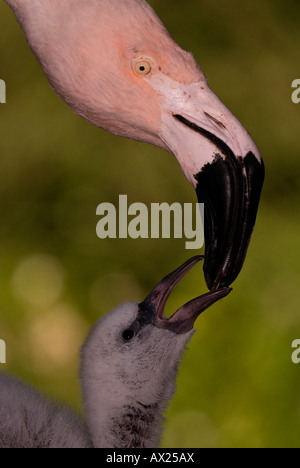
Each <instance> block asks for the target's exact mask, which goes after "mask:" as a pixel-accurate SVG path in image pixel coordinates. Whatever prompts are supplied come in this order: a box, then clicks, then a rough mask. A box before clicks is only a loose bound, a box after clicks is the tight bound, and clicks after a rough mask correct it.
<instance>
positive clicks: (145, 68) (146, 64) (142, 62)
mask: <svg viewBox="0 0 300 468" xmlns="http://www.w3.org/2000/svg"><path fill="white" fill-rule="evenodd" d="M133 71H134V73H135V74H136V75H138V76H147V75H149V74H150V73H151V71H152V63H151V61H150V60H149V59H146V58H141V59H139V60H137V61H136V62H135V63H134V65H133Z"/></svg>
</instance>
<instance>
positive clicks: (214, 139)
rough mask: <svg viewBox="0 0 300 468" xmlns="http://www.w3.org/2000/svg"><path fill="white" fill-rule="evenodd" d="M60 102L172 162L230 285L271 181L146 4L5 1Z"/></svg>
mask: <svg viewBox="0 0 300 468" xmlns="http://www.w3.org/2000/svg"><path fill="white" fill-rule="evenodd" d="M6 3H8V4H9V5H10V6H11V7H12V9H13V10H14V12H15V14H16V17H17V19H18V21H19V23H20V24H21V26H22V28H23V30H24V32H25V36H26V38H27V40H28V43H29V45H30V46H31V48H32V50H33V52H34V53H35V55H36V57H37V59H38V60H39V62H40V64H41V66H42V68H43V70H44V72H45V74H46V76H47V78H48V80H49V82H50V84H51V85H52V87H53V89H54V90H55V91H56V93H57V94H58V95H59V96H60V97H61V98H62V99H63V100H64V101H65V102H66V103H67V104H68V105H69V106H70V107H71V108H72V109H73V110H74V111H75V112H76V113H77V114H79V115H81V116H82V117H84V118H85V119H86V120H88V121H89V122H91V123H93V124H95V125H97V126H99V127H101V128H103V129H105V130H108V131H109V132H112V133H114V134H117V135H122V136H124V137H128V138H132V139H134V140H139V141H143V142H147V143H152V144H154V145H157V146H159V147H161V148H164V149H165V150H168V151H169V152H171V153H173V154H174V155H175V156H176V158H177V159H178V161H179V163H180V165H181V168H182V170H183V172H184V174H185V175H186V177H187V179H188V180H189V182H190V183H191V184H192V185H193V187H194V188H195V190H196V192H197V196H198V200H199V202H201V203H205V206H206V214H205V262H204V273H205V278H206V283H207V285H208V287H209V289H210V290H215V289H217V288H218V287H224V286H229V285H231V284H232V283H233V281H234V280H235V279H236V277H237V276H238V274H239V272H240V270H241V268H242V266H243V263H244V260H245V256H246V253H247V249H248V245H249V242H250V238H251V234H252V231H253V228H254V225H255V220H256V214H257V210H258V204H259V199H260V194H261V189H262V185H263V180H264V166H263V162H262V159H261V156H260V154H259V151H258V149H257V147H256V146H255V144H254V142H253V140H252V139H251V137H250V136H249V134H248V133H247V131H246V130H245V128H244V127H243V126H242V125H241V124H240V122H239V121H238V120H237V119H236V118H235V117H234V116H233V115H232V114H231V112H230V111H229V110H228V109H227V108H226V107H225V106H224V104H223V103H222V102H221V101H220V100H219V99H218V98H217V97H216V95H215V94H214V93H213V92H212V91H211V90H210V88H209V87H208V84H207V80H206V78H205V75H204V73H203V71H202V70H201V69H200V68H199V66H198V65H197V63H196V62H195V60H194V58H193V56H192V55H191V54H190V53H187V52H185V51H183V50H182V49H181V48H180V47H179V46H178V45H177V44H176V43H175V42H174V41H173V39H172V38H171V37H170V35H169V33H168V32H167V30H166V29H165V27H164V26H163V24H162V23H161V21H160V20H159V18H158V17H157V15H156V14H155V12H154V11H153V9H152V8H151V7H150V6H149V4H148V3H147V2H146V1H145V0H85V1H82V0H63V1H62V0H26V1H24V0H6Z"/></svg>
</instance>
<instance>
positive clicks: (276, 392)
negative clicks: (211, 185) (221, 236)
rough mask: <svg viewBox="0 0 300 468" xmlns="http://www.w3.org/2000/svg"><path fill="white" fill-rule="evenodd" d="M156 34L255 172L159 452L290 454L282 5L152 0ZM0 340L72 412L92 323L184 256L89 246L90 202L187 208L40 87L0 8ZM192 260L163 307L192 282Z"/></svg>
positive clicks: (293, 301)
mask: <svg viewBox="0 0 300 468" xmlns="http://www.w3.org/2000/svg"><path fill="white" fill-rule="evenodd" d="M150 3H151V5H152V6H153V7H154V8H155V9H156V11H157V13H158V14H159V16H160V17H161V19H162V20H163V21H164V23H165V24H166V26H167V28H168V29H169V31H170V32H171V34H172V36H173V37H174V38H175V39H176V41H177V42H179V43H180V45H181V46H182V47H183V48H185V49H187V50H191V51H193V53H194V55H195V57H196V59H197V61H198V63H199V64H200V65H201V67H202V68H203V70H204V71H205V73H206V74H207V76H208V79H209V83H210V85H211V87H212V88H213V90H214V91H215V92H216V93H217V94H218V96H219V97H220V98H221V99H222V100H223V102H225V103H226V105H227V106H228V107H229V108H230V109H231V110H232V112H233V113H234V114H235V115H236V116H237V117H238V118H239V119H240V120H241V121H242V122H243V123H244V125H245V126H246V128H247V129H248V130H249V132H250V133H251V134H252V135H253V137H254V139H255V141H256V143H257V145H258V147H259V148H260V150H261V153H262V155H263V157H264V161H265V164H266V171H267V179H266V183H265V187H264V192H263V198H262V203H261V207H260V211H259V216H258V221H257V226H256V230H255V233H254V236H253V239H252V243H251V247H250V250H249V253H248V257H247V261H246V264H245V267H244V269H243V270H242V273H241V274H240V277H239V279H238V280H237V281H236V283H235V284H234V292H233V293H232V294H231V296H229V298H227V299H226V300H224V301H223V302H221V303H219V304H217V305H216V306H215V307H214V309H213V310H211V311H210V312H209V313H207V314H206V315H204V316H202V317H201V319H199V320H198V323H197V333H196V334H195V336H194V338H193V340H192V342H191V344H190V346H189V350H188V351H187V353H186V355H185V357H184V360H183V363H182V366H181V370H180V375H179V378H178V389H177V393H176V397H175V398H174V401H173V402H172V404H171V406H170V409H169V411H168V413H167V421H166V430H165V435H164V439H163V445H164V446H166V447H167V446H168V447H191V446H193V447H299V446H300V438H299V437H300V419H299V418H300V413H299V411H300V365H298V366H297V365H295V364H293V363H292V361H291V354H292V349H291V343H292V341H293V340H294V339H296V338H300V266H299V265H300V255H299V240H300V219H299V214H298V213H299V208H298V207H299V202H300V190H299V186H300V158H299V150H300V148H299V118H300V105H298V106H297V105H295V104H293V103H292V101H291V93H292V89H291V83H292V81H293V80H294V79H296V78H300V76H299V74H300V71H299V62H300V60H299V59H300V54H299V41H300V29H299V14H300V3H299V1H296V0H286V1H285V2H282V1H281V0H242V1H240V0H239V1H238V0H230V1H228V0H226V1H225V0H218V1H216V0H201V1H190V2H184V3H183V2H182V1H179V0H163V1H162V0H152V1H150ZM0 31H1V34H0V57H1V61H0V78H1V79H4V80H5V81H6V84H7V104H6V105H1V106H0V119H1V140H0V151H1V158H0V200H1V203H0V207H1V208H0V210H1V224H0V244H1V255H0V308H1V314H0V338H2V339H5V341H6V344H7V360H8V362H7V365H6V366H1V369H4V368H5V370H7V371H9V372H12V373H15V374H17V375H19V376H20V377H22V378H24V379H25V380H28V381H30V382H32V383H33V384H34V385H36V386H38V387H39V388H40V389H41V390H43V391H45V392H46V393H48V394H49V395H51V396H53V397H57V398H59V399H60V400H62V401H67V402H70V403H71V404H73V405H74V406H75V407H77V406H78V407H79V405H80V394H79V389H78V385H77V366H78V349H79V346H80V344H81V343H82V341H83V340H84V337H85V335H86V332H87V330H88V329H89V327H90V326H91V325H92V323H94V322H95V321H96V320H97V318H98V317H99V316H100V315H101V314H104V313H106V312H108V311H109V310H110V309H111V308H113V307H114V306H116V305H117V304H119V303H121V302H122V301H125V300H142V299H143V297H144V296H145V295H146V294H147V293H148V292H149V291H150V289H151V288H152V287H153V285H154V284H156V283H157V282H158V281H159V280H160V279H161V278H162V276H164V275H165V274H166V273H168V272H170V271H171V270H172V269H173V268H175V267H177V266H178V265H179V264H180V263H181V262H183V261H184V260H185V259H187V258H188V257H189V256H190V252H188V251H185V250H184V245H183V242H182V241H178V240H170V241H167V240H152V241H150V240H105V241H104V240H103V241H101V240H99V239H98V238H97V237H96V232H95V228H96V222H97V218H96V214H95V213H96V207H97V205H98V204H99V203H101V202H103V201H107V202H112V203H116V202H117V200H118V195H119V194H123V193H124V194H128V199H129V202H130V203H132V202H135V201H139V202H144V203H147V204H148V205H149V204H150V203H151V202H162V201H167V202H173V201H179V202H189V201H190V202H194V201H195V195H194V191H193V189H192V188H191V187H190V186H189V184H188V183H187V182H186V180H185V178H184V177H183V175H182V173H181V171H180V168H179V166H178V164H177V162H176V161H175V158H172V157H171V156H170V155H168V154H167V153H165V152H163V151H161V150H159V149H157V148H154V147H151V146H148V145H144V144H140V143H136V142H132V141H127V140H125V139H122V138H118V137H115V136H113V135H110V134H108V133H105V132H104V131H102V130H99V129H97V128H95V127H93V126H91V125H90V124H88V123H86V122H85V121H84V120H82V119H80V118H79V117H77V116H76V115H75V114H73V113H72V112H71V111H70V110H69V109H68V107H67V106H66V105H65V104H64V103H62V102H61V101H60V100H59V99H58V98H57V97H56V95H55V94H54V93H53V91H52V90H51V89H50V87H49V85H48V83H47V81H46V79H45V77H44V75H43V73H42V71H41V69H40V66H39V65H38V63H37V62H36V60H35V59H34V57H33V55H32V53H31V51H30V49H29V47H28V45H27V44H26V41H25V39H24V36H23V33H22V31H21V29H20V28H19V26H18V24H17V22H16V20H15V18H14V16H13V14H12V12H11V11H10V10H9V8H8V7H7V5H6V4H4V2H1V4H0ZM202 277H203V274H202V271H201V267H196V268H195V269H194V271H192V272H191V273H190V274H189V276H188V278H186V279H185V280H184V282H183V283H182V284H181V285H179V286H178V288H177V290H176V291H175V292H174V294H173V295H172V298H170V302H169V304H168V308H169V310H170V311H172V310H174V308H178V306H179V305H181V304H182V303H183V302H185V301H187V300H188V299H190V298H192V297H194V296H196V295H198V294H199V293H201V292H202V291H205V285H204V281H203V278H202Z"/></svg>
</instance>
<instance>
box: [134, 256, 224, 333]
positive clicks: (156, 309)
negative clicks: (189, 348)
mask: <svg viewBox="0 0 300 468" xmlns="http://www.w3.org/2000/svg"><path fill="white" fill-rule="evenodd" d="M200 260H203V257H201V256H197V257H193V258H191V259H190V260H188V261H187V262H186V263H184V264H183V265H182V266H180V267H179V268H177V269H176V270H175V271H174V272H173V273H170V274H169V275H168V276H166V277H165V278H164V279H163V280H162V281H160V283H159V284H158V285H157V286H156V287H155V288H154V289H153V290H152V291H151V293H150V294H149V295H148V296H147V297H146V299H145V300H144V301H143V302H142V303H141V304H139V311H140V315H141V317H143V319H144V320H145V318H146V317H147V318H148V320H149V322H151V323H152V324H153V325H155V326H156V327H158V328H164V329H166V330H170V331H172V332H174V333H177V334H183V333H187V332H189V331H190V330H192V328H193V326H194V323H195V321H196V319H197V318H198V317H199V315H200V314H201V313H202V312H204V311H205V310H206V309H207V308H208V307H210V306H211V305H213V304H214V303H215V302H217V301H219V300H220V299H222V298H223V297H225V296H227V295H228V294H229V293H230V292H231V289H230V288H221V289H218V290H217V291H214V292H208V293H206V294H203V295H202V296H199V297H197V298H196V299H193V300H192V301H190V302H188V303H187V304H185V305H184V306H182V307H180V309H178V310H177V311H176V312H175V313H174V314H173V315H172V316H171V317H170V318H166V317H165V315H164V308H165V305H166V302H167V299H168V297H169V296H170V294H171V292H172V291H173V289H174V287H175V286H176V285H177V284H178V283H179V282H180V280H181V279H182V278H183V277H184V276H185V275H186V274H187V273H188V272H189V271H190V269H191V268H192V267H193V266H194V265H196V264H197V263H198V262H199V261H200Z"/></svg>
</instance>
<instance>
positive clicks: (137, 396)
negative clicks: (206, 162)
mask: <svg viewBox="0 0 300 468" xmlns="http://www.w3.org/2000/svg"><path fill="white" fill-rule="evenodd" d="M199 260H200V257H194V258H192V259H190V260H189V261H188V262H186V263H185V264H184V265H182V266H181V267H180V268H178V269H177V270H176V271H174V272H173V273H171V274H170V275H168V276H167V277H166V278H165V279H163V280H162V281H161V282H160V283H159V284H158V285H157V286H156V288H154V289H153V291H152V292H151V293H150V294H149V296H148V297H147V298H146V299H145V301H144V302H142V303H141V304H136V303H127V304H123V305H122V306H120V307H118V308H117V309H116V310H114V311H113V312H111V313H110V314H108V315H107V316H105V317H104V318H102V319H101V320H99V322H98V323H96V325H95V326H94V328H93V329H92V331H91V332H90V334H89V336H88V338H87V340H86V342H85V344H84V346H83V348H82V352H81V371H80V378H81V386H82V391H83V406H84V411H85V416H86V423H84V422H83V421H81V419H80V418H79V417H78V416H76V415H74V414H73V413H72V412H71V410H69V409H66V408H61V407H59V405H57V404H54V403H51V402H50V401H49V400H47V399H46V398H44V397H43V396H41V395H40V394H39V393H38V392H37V391H35V390H34V389H32V388H31V387H28V386H26V385H24V384H23V383H22V382H20V381H18V380H16V379H14V378H12V377H9V376H7V375H5V374H2V375H0V421H1V424H0V448H4V447H6V448H12V447H13V448H35V447H37V448H75V447H82V448H89V447H94V448H142V447H145V448H147V447H157V446H158V444H159V439H160V435H161V431H162V422H163V416H162V415H163V413H164V411H165V409H166V407H167V405H168V402H169V401H170V399H171V398H172V396H173V394H174V391H175V379H176V375H177V367H178V364H179V362H180V359H181V356H182V354H183V352H184V350H185V348H186V345H187V343H188V342H189V340H190V339H191V336H192V335H193V332H194V330H193V325H194V322H195V320H196V318H197V317H198V316H199V315H200V314H201V312H203V311H204V310H205V309H207V308H208V307H209V306H211V305H212V304H214V303H215V302H216V301H218V300H219V299H221V298H223V297H225V296H227V295H228V294H229V292H230V291H231V289H229V288H223V289H219V290H217V291H215V292H209V293H207V294H204V295H203V296H200V297H198V298H196V299H194V300H192V301H191V302H189V303H187V304H185V305H184V306H183V307H181V308H180V309H179V310H177V312H175V314H174V315H173V316H172V317H170V318H169V319H167V318H166V317H165V315H164V307H165V304H166V301H167V299H168V297H169V295H170V293H171V292H172V290H173V288H174V286H175V285H176V284H177V283H178V282H179V281H180V280H181V278H183V276H184V275H185V274H186V273H187V272H188V271H189V270H190V269H191V268H192V267H193V266H194V265H195V264H196V263H197V262H198V261H199Z"/></svg>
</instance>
